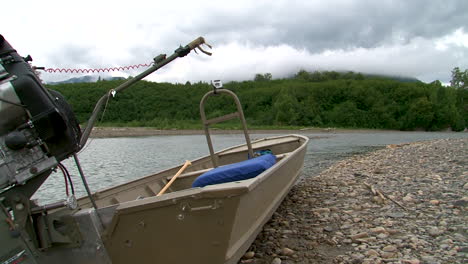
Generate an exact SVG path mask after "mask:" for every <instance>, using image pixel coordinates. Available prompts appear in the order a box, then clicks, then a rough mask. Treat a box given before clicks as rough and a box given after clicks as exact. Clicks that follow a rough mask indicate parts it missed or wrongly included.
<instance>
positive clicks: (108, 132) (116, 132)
mask: <svg viewBox="0 0 468 264" xmlns="http://www.w3.org/2000/svg"><path fill="white" fill-rule="evenodd" d="M399 132H405V133H407V132H421V131H399V130H383V129H344V128H343V129H342V128H304V129H249V133H250V134H304V133H330V134H340V133H399ZM438 132H445V133H452V132H451V131H438ZM204 133H205V132H204V130H202V129H156V128H149V127H95V128H93V130H92V132H91V135H90V137H92V138H114V137H148V136H174V135H204ZM210 133H211V134H214V135H219V134H225V135H230V134H242V133H243V130H241V129H227V130H224V129H210Z"/></svg>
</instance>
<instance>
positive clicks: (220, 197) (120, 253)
mask: <svg viewBox="0 0 468 264" xmlns="http://www.w3.org/2000/svg"><path fill="white" fill-rule="evenodd" d="M307 143H308V138H307V137H304V136H300V135H288V136H283V137H273V138H268V139H262V140H259V141H256V142H255V141H254V142H253V143H252V146H253V149H254V150H263V149H270V150H272V152H273V154H275V155H277V157H279V158H278V161H277V162H276V164H275V165H273V166H272V167H271V168H269V169H268V170H266V171H264V172H263V173H261V174H260V175H258V176H256V177H255V178H252V179H247V180H242V181H237V182H229V183H223V184H216V185H208V186H205V187H202V188H191V187H190V186H191V183H192V182H193V181H194V179H195V178H196V177H197V176H199V174H200V173H202V172H203V171H206V170H209V169H210V167H212V163H211V159H210V157H209V156H207V157H203V158H200V159H197V160H194V161H193V162H192V163H193V165H192V166H190V167H189V168H190V169H189V171H188V172H186V173H185V176H184V175H181V176H180V178H178V179H177V180H176V181H175V183H174V184H173V186H171V188H170V189H169V192H168V193H166V194H164V195H161V196H156V195H154V193H157V192H158V190H159V189H161V188H162V187H163V185H164V184H161V181H167V180H168V179H170V175H173V174H175V172H176V171H177V170H178V169H179V168H180V167H181V166H178V167H175V168H171V169H169V170H166V171H163V172H160V173H157V174H154V175H150V176H148V177H145V178H142V179H139V180H137V181H134V182H131V183H128V184H125V185H121V186H117V187H113V188H110V189H107V190H103V191H100V192H98V193H96V194H95V195H94V198H95V199H96V203H97V204H98V207H99V209H98V210H97V212H96V211H95V210H94V209H93V208H92V207H91V206H90V205H89V200H88V199H86V198H85V199H81V200H80V201H79V203H80V206H81V207H82V208H83V210H82V211H81V212H80V213H81V221H82V222H85V220H83V218H86V216H88V218H89V219H86V221H87V222H88V224H86V225H82V226H80V229H84V228H87V231H86V230H82V233H83V234H84V236H86V234H89V236H90V237H92V240H93V241H92V243H91V244H89V241H87V242H85V243H84V244H83V245H82V247H81V249H82V250H85V251H86V252H88V253H89V252H92V250H94V252H96V248H99V254H100V255H99V256H98V254H96V256H95V257H94V259H93V258H88V259H87V260H86V261H84V259H83V258H82V256H84V255H86V254H82V255H80V254H75V253H79V252H80V249H79V248H75V249H73V252H75V253H74V254H75V255H76V258H75V259H76V260H77V262H74V261H73V260H72V261H70V262H69V263H113V264H120V263H122V264H123V263H125V264H128V263H139V264H143V263H152V264H154V263H164V264H170V263H207V264H211V263H212V264H219V263H237V262H238V261H239V259H240V258H241V257H242V255H243V254H244V253H245V252H246V250H247V249H248V248H249V246H250V245H251V244H252V242H253V241H254V240H255V238H256V236H257V235H258V233H259V232H260V231H261V230H262V227H263V225H264V224H265V223H266V222H267V221H268V220H269V219H270V218H271V216H272V214H273V213H274V212H275V210H276V209H277V208H278V206H279V205H280V204H281V202H282V200H283V199H284V197H285V196H286V195H287V193H288V192H289V190H290V189H291V187H292V186H293V185H294V183H295V182H296V180H297V179H298V177H299V174H300V172H301V170H302V167H303V163H304V156H305V153H306V146H307ZM216 155H217V156H216V157H217V159H218V161H219V164H220V165H223V164H230V163H233V162H238V161H241V160H245V159H246V158H247V148H246V146H242V145H241V146H237V147H233V148H229V149H226V150H223V151H220V152H218V153H216ZM86 207H88V208H87V209H85V208H86ZM85 212H86V213H85ZM96 216H99V218H98V217H96ZM75 217H77V215H75ZM101 224H102V225H101ZM90 226H92V228H90ZM85 245H86V246H85ZM90 245H91V246H90ZM96 245H97V246H96ZM93 246H94V248H93ZM90 250H91V251H90ZM53 251H54V249H51V250H50V251H49V253H50V254H49V256H54V255H55V256H58V255H63V254H66V252H67V250H66V249H60V250H59V251H61V252H62V253H63V254H54V253H53ZM57 253H58V252H57ZM69 256H70V255H69ZM97 257H99V260H98V259H97ZM52 260H53V259H48V262H47V263H54V262H55V261H52ZM62 260H63V259H62Z"/></svg>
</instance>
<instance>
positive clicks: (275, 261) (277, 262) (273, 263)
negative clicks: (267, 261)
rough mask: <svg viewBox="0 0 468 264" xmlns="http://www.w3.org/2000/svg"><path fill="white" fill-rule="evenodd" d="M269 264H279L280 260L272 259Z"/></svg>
mask: <svg viewBox="0 0 468 264" xmlns="http://www.w3.org/2000/svg"><path fill="white" fill-rule="evenodd" d="M271 264H281V259H280V258H274V259H273V261H272V262H271Z"/></svg>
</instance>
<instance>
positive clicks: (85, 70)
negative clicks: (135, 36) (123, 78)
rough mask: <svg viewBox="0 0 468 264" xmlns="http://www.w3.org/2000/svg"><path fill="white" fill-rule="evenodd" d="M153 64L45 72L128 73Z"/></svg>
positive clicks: (47, 70)
mask: <svg viewBox="0 0 468 264" xmlns="http://www.w3.org/2000/svg"><path fill="white" fill-rule="evenodd" d="M151 65H152V63H144V64H135V65H129V66H122V67H111V68H97V69H67V68H46V69H44V71H46V72H48V73H57V72H58V73H90V72H91V73H95V72H111V71H128V70H134V69H138V68H140V67H149V66H151Z"/></svg>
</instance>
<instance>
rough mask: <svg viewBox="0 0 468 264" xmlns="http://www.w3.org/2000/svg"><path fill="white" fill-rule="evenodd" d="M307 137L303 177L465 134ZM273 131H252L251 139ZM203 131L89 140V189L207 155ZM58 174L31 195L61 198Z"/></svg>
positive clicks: (85, 157)
mask: <svg viewBox="0 0 468 264" xmlns="http://www.w3.org/2000/svg"><path fill="white" fill-rule="evenodd" d="M301 134H303V135H305V136H308V137H309V138H310V139H311V140H310V141H309V145H308V147H307V154H306V157H305V162H304V170H303V173H302V177H313V176H314V175H317V174H318V173H320V172H321V171H322V170H324V169H326V168H328V167H329V166H330V165H332V164H333V163H335V162H337V161H339V160H341V159H343V158H346V157H349V156H351V155H354V154H359V153H364V152H368V151H372V150H376V149H379V148H382V147H385V146H386V145H388V144H400V143H408V142H416V141H423V140H431V139H440V138H468V133H452V132H374V133H369V132H359V133H336V134H334V133H301ZM268 136H272V134H268V135H262V134H252V135H251V138H252V140H254V139H258V138H263V137H268ZM212 140H213V144H214V147H215V150H221V149H224V148H227V147H230V146H233V145H238V144H243V143H244V142H245V141H244V137H243V135H237V134H236V135H231V134H230V135H213V136H212ZM208 154H209V151H208V147H207V144H206V139H205V136H204V135H183V136H153V137H133V138H99V139H97V138H96V139H90V141H89V142H88V144H87V146H86V147H85V148H84V149H83V150H82V151H81V152H80V153H79V155H78V157H79V159H80V163H81V165H82V168H83V171H84V173H85V175H86V177H87V180H88V184H89V187H90V189H91V191H92V192H94V191H98V190H101V189H103V188H106V187H110V186H114V185H116V184H121V183H125V182H127V181H129V180H134V179H137V178H139V177H142V176H146V175H149V174H153V173H156V172H158V171H161V170H164V169H167V168H170V167H174V166H177V165H179V164H182V163H183V162H184V161H185V160H192V159H195V158H198V157H200V156H205V155H208ZM63 164H64V165H65V166H66V167H67V168H68V170H69V171H70V173H71V175H72V179H73V182H74V186H75V191H76V195H77V197H81V196H83V195H85V189H84V187H83V184H82V182H81V180H80V177H79V174H78V171H77V170H76V166H75V163H74V161H73V160H72V159H69V160H65V161H64V162H63ZM65 197H66V194H65V183H64V180H63V176H62V174H61V173H52V174H51V175H50V176H49V178H48V179H47V181H46V182H45V183H44V184H43V186H42V187H41V188H40V189H39V191H38V192H37V193H36V194H35V195H34V196H33V198H35V199H38V200H39V202H40V203H41V204H43V203H49V202H55V201H58V200H61V199H65Z"/></svg>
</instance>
